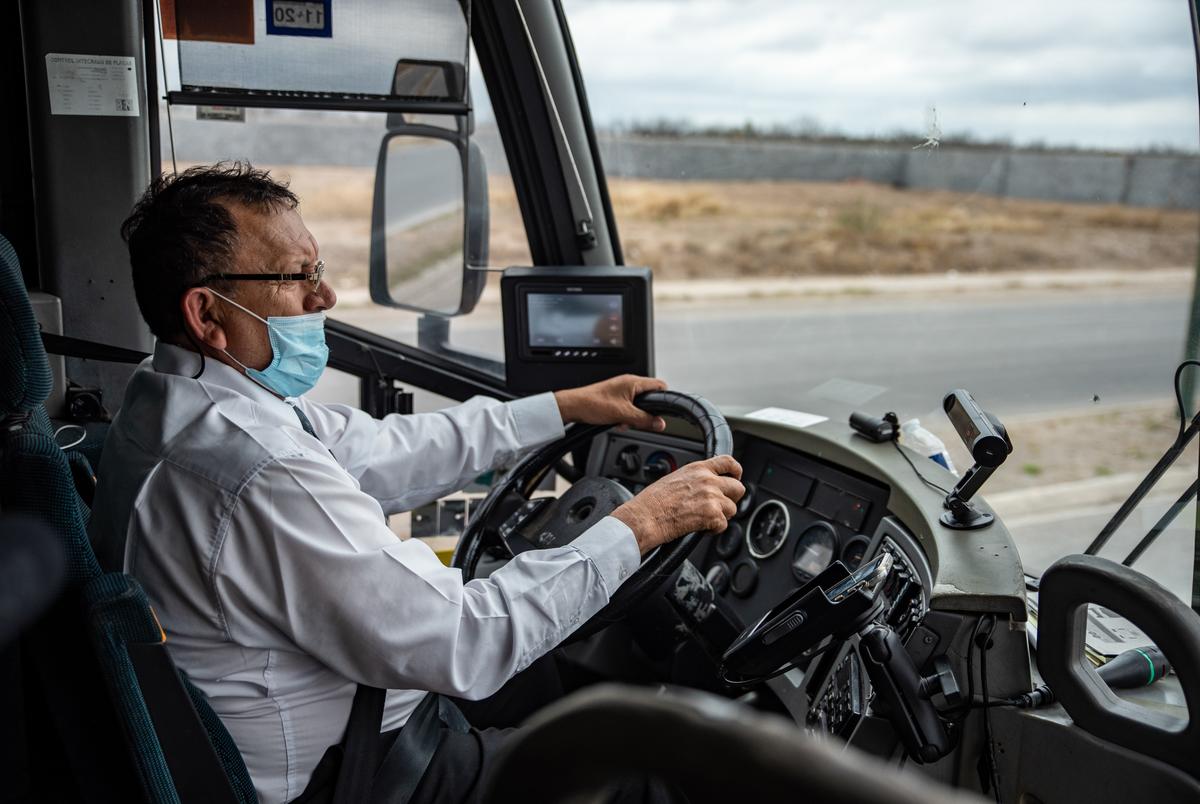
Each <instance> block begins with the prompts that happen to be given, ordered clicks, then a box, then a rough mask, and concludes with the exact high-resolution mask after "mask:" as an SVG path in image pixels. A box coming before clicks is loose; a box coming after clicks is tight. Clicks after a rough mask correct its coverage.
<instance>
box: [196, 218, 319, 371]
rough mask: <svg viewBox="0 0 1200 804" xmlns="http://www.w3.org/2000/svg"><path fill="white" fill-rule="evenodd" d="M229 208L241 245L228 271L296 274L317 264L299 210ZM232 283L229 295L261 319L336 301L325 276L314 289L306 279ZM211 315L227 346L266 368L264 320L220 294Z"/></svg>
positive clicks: (314, 248)
mask: <svg viewBox="0 0 1200 804" xmlns="http://www.w3.org/2000/svg"><path fill="white" fill-rule="evenodd" d="M229 211H230V214H232V215H233V218H234V221H235V222H236V223H237V245H236V247H235V255H236V256H235V264H233V265H230V266H229V267H228V268H227V269H226V271H225V272H227V273H239V274H253V273H260V274H261V273H270V274H294V273H304V272H307V271H312V270H314V269H315V267H316V264H317V259H318V253H317V241H316V239H315V238H314V237H313V236H312V233H311V232H309V231H308V229H307V227H305V225H304V221H302V220H301V219H300V214H299V213H298V212H296V211H295V210H292V209H285V210H281V211H277V212H260V211H258V210H253V209H250V208H248V207H244V206H241V205H230V207H229ZM230 285H231V286H232V288H233V292H232V293H231V294H225V295H227V296H229V298H231V299H233V300H234V301H236V302H237V303H238V304H240V305H242V306H243V307H246V308H247V309H249V310H253V311H254V312H255V313H257V314H258V315H260V316H262V317H263V318H267V317H269V316H293V315H304V314H305V313H315V312H317V311H319V310H328V309H330V308H331V307H333V306H334V305H335V304H337V294H335V293H334V292H333V289H332V288H331V287H330V286H329V283H328V282H324V281H322V282H321V284H320V285H319V286H317V287H315V288H314V287H313V285H312V283H311V282H305V281H298V282H236V281H235V282H231V283H230ZM214 298H215V297H214ZM213 314H214V318H216V319H217V320H218V321H219V322H220V325H221V327H222V328H223V329H224V331H225V338H226V341H227V345H226V347H225V348H226V350H227V351H229V352H230V353H231V354H233V356H234V357H236V358H237V359H238V360H240V361H241V362H243V363H245V364H246V365H247V366H249V367H251V368H255V369H264V368H266V367H267V365H269V364H270V362H271V357H272V353H271V342H270V339H269V338H268V336H267V327H266V325H265V324H263V322H261V321H259V320H258V319H256V318H254V317H253V316H251V315H247V314H246V313H245V312H244V311H242V310H239V309H237V308H236V307H234V306H233V305H232V304H229V303H227V302H224V301H222V300H220V299H216V303H215V305H214V308H213Z"/></svg>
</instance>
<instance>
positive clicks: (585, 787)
mask: <svg viewBox="0 0 1200 804" xmlns="http://www.w3.org/2000/svg"><path fill="white" fill-rule="evenodd" d="M646 775H650V776H652V777H653V778H656V779H659V780H662V781H663V782H666V783H667V784H669V785H671V786H672V787H674V788H676V789H678V790H679V791H680V792H682V793H683V794H684V795H686V797H687V800H688V801H691V802H693V804H719V803H721V804H723V802H727V801H762V802H771V801H779V802H784V801H789V802H790V801H805V802H810V804H841V803H842V802H846V801H855V802H861V804H951V802H958V804H967V803H968V802H982V801H983V800H982V799H979V798H977V797H976V796H973V795H971V794H970V793H967V792H965V791H961V790H952V789H951V788H948V787H943V786H941V785H939V784H937V783H935V782H934V781H933V780H931V779H928V778H926V777H923V776H920V775H917V774H916V773H913V772H902V771H900V770H898V769H897V768H895V767H894V766H891V765H886V764H884V763H883V762H882V761H881V760H879V759H877V758H875V757H872V756H870V755H868V754H865V753H863V752H861V751H858V750H856V749H854V748H846V747H844V746H841V745H839V744H835V743H832V742H826V741H820V740H817V739H814V738H811V737H809V736H807V735H805V734H804V733H803V732H801V731H800V730H799V729H798V728H797V727H796V725H795V724H794V723H792V722H791V721H790V720H785V719H784V718H781V717H778V716H775V715H768V714H764V713H761V712H756V711H754V710H752V709H749V708H748V707H746V706H743V705H740V704H737V703H734V702H732V701H729V700H727V699H725V698H720V697H717V696H715V695H710V694H708V693H702V692H698V691H695V690H671V691H667V692H662V693H658V692H654V691H652V690H648V689H643V688H636V687H630V686H623V685H619V684H602V685H597V686H594V687H589V688H587V689H585V690H583V691H581V692H578V693H575V694H574V695H572V696H570V697H569V698H565V699H563V700H562V701H559V702H557V703H555V704H552V705H550V706H548V707H546V708H545V709H543V710H541V711H539V712H538V713H537V714H535V715H534V716H533V717H531V718H530V719H529V720H528V721H527V722H526V723H525V724H524V725H523V726H522V727H521V728H520V730H519V731H517V732H516V734H515V735H514V736H513V737H512V738H511V739H510V740H509V741H508V742H507V743H506V744H505V745H504V746H503V747H502V748H501V750H500V753H499V754H498V755H497V757H496V761H495V764H494V765H493V766H492V768H491V769H490V771H489V772H488V777H487V779H486V780H485V782H484V784H485V788H484V797H483V800H484V801H522V800H523V801H544V802H566V801H593V800H595V801H599V800H603V799H601V798H599V797H597V796H596V795H594V794H595V793H597V792H598V791H599V790H600V789H601V788H602V787H603V786H604V784H605V783H610V782H612V781H614V780H617V779H623V778H628V777H632V776H637V777H644V776H646Z"/></svg>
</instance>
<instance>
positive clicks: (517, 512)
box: [451, 391, 733, 639]
mask: <svg viewBox="0 0 1200 804" xmlns="http://www.w3.org/2000/svg"><path fill="white" fill-rule="evenodd" d="M634 404H635V405H636V406H637V407H639V408H641V409H642V410H644V411H646V412H648V413H654V414H657V415H660V416H673V417H676V418H680V419H683V420H684V421H687V422H690V423H691V424H693V425H695V426H696V427H697V428H699V430H700V434H701V437H702V439H703V441H704V457H705V458H712V457H715V456H717V455H730V454H732V452H733V433H732V431H730V429H729V423H728V422H727V421H725V417H724V416H723V415H722V414H721V412H720V411H719V410H717V408H716V406H714V405H713V404H712V403H711V402H709V401H708V400H706V399H703V398H702V397H699V396H696V395H694V394H686V393H683V392H680V391H648V392H647V393H644V394H640V395H639V396H637V397H636V398H635V399H634ZM611 426H612V425H578V424H576V425H572V426H570V427H569V428H567V432H566V434H565V435H564V436H563V437H562V438H560V439H559V440H558V441H555V442H553V443H551V444H547V445H546V446H544V447H541V448H540V449H537V450H535V451H534V452H531V453H530V454H529V455H527V456H525V458H523V459H522V460H521V461H520V462H519V463H517V465H516V466H515V467H513V469H512V471H511V472H510V473H509V474H508V476H507V477H506V478H504V480H502V481H501V482H500V483H498V484H497V485H496V486H494V487H493V488H492V490H491V492H490V493H489V494H488V496H487V497H486V498H485V499H484V501H483V502H482V503H480V504H479V505H478V506H477V507H476V508H475V514H474V516H473V517H472V518H471V521H470V522H469V523H468V524H467V527H466V529H465V530H464V531H463V535H462V537H461V538H460V539H459V541H458V546H457V547H456V548H455V550H454V558H453V560H452V561H451V566H454V567H458V568H459V569H461V570H462V571H463V576H464V577H465V578H466V579H468V580H470V579H472V578H474V577H476V572H477V570H478V566H479V561H480V559H481V558H482V557H483V555H484V552H485V551H486V550H487V549H488V548H489V547H493V546H500V547H502V548H503V549H504V550H505V551H506V552H507V553H508V554H509V555H510V556H515V555H517V554H518V553H523V552H525V551H526V550H535V549H546V548H551V547H562V546H563V545H567V544H570V543H571V542H572V541H574V540H575V539H576V538H578V537H579V536H581V535H582V534H583V533H584V532H585V531H586V530H587V529H588V528H590V527H591V526H592V525H594V524H596V523H597V522H599V521H600V520H601V519H603V518H604V517H606V516H608V515H609V514H611V513H612V512H613V511H614V510H616V508H617V507H618V506H620V505H621V504H622V503H624V502H626V501H627V500H630V499H632V498H633V494H632V493H631V492H630V491H629V490H628V489H626V488H625V487H624V486H622V485H621V484H620V483H618V482H616V481H615V480H609V479H608V478H606V477H599V476H595V475H587V476H584V477H583V478H581V479H580V480H578V481H576V482H575V483H574V484H573V485H572V486H571V488H569V489H568V490H567V491H566V492H565V493H564V494H563V495H562V496H561V497H558V498H557V499H556V498H554V497H540V498H536V499H533V498H532V495H533V492H534V491H535V490H536V489H537V487H538V485H539V484H540V483H541V481H542V479H543V478H544V477H545V476H546V473H547V472H549V471H550V470H551V469H552V468H553V467H554V465H555V463H556V462H557V461H558V460H559V459H560V458H562V457H563V456H564V455H566V454H567V453H568V452H570V451H571V450H573V449H576V448H577V447H580V446H582V445H584V444H586V443H588V442H589V441H591V440H592V439H593V438H595V437H596V436H598V435H600V434H601V433H603V432H605V431H606V430H608V429H610V428H611ZM698 538H699V534H698V533H689V534H687V535H685V536H683V537H682V538H679V539H676V540H675V541H673V542H668V543H667V544H664V545H660V546H659V547H657V548H656V549H654V550H653V551H651V552H650V553H649V554H648V555H646V556H645V557H644V558H643V559H642V564H641V566H640V567H638V569H637V570H636V571H635V572H634V573H633V575H631V576H630V577H629V578H628V579H626V580H625V582H624V583H622V584H621V585H620V586H619V587H618V588H617V591H616V592H615V593H613V595H612V597H611V598H610V599H609V601H608V603H607V604H606V605H605V606H604V608H602V609H601V610H600V611H598V612H597V613H596V615H595V616H594V617H592V619H591V620H589V621H588V622H587V623H585V624H584V625H583V626H581V627H580V628H579V629H578V630H577V631H576V632H575V633H574V634H573V635H572V638H574V639H581V638H584V637H586V636H590V635H591V634H594V633H595V632H597V631H599V630H600V629H602V628H604V627H605V626H607V625H609V624H611V623H614V622H616V621H618V620H620V619H621V618H623V617H624V616H625V615H626V614H628V613H629V611H630V610H631V609H633V608H634V607H636V606H637V605H638V604H639V603H641V602H642V601H643V600H645V599H646V598H647V597H649V596H650V594H651V593H653V592H654V591H655V590H656V589H658V588H659V586H660V585H661V584H662V583H663V582H664V581H665V580H666V579H667V578H669V577H670V576H671V574H672V573H674V572H675V570H677V569H679V566H680V564H682V563H683V560H684V559H685V558H686V557H687V556H688V554H689V553H691V551H692V548H693V547H694V546H695V545H696V540H697V539H698Z"/></svg>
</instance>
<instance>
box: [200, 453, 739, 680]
mask: <svg viewBox="0 0 1200 804" xmlns="http://www.w3.org/2000/svg"><path fill="white" fill-rule="evenodd" d="M722 474H725V475H732V476H727V477H722V476H720V475H722ZM740 474H741V469H740V467H739V466H738V464H737V462H736V461H734V459H733V458H731V457H729V456H721V457H718V458H714V459H712V460H709V461H699V462H696V463H693V464H689V465H688V466H685V467H683V468H682V469H680V470H679V471H678V472H676V473H673V474H672V475H669V476H668V478H671V479H670V480H669V481H668V480H667V478H664V479H663V480H660V481H658V482H657V483H655V484H652V485H651V486H650V487H648V488H647V489H646V490H645V491H643V492H642V493H641V494H639V495H638V496H637V497H635V498H634V499H633V500H631V501H630V502H629V503H626V504H625V505H624V506H622V507H621V508H619V509H618V510H617V512H616V513H615V514H614V516H611V517H606V518H605V519H603V520H601V521H600V522H599V523H597V524H596V525H594V526H593V527H592V528H590V529H589V530H588V531H587V532H586V533H584V534H583V535H581V536H580V537H578V538H577V539H575V540H574V541H573V542H572V543H571V544H570V545H568V546H566V547H559V548H554V549H550V550H531V551H529V552H526V553H522V554H521V555H519V556H517V557H516V558H514V559H513V560H512V561H510V562H509V563H508V564H507V565H505V566H504V567H502V568H501V569H499V570H497V571H496V572H494V573H493V574H492V575H491V576H490V577H488V578H483V579H477V580H473V581H470V582H469V583H463V580H462V573H461V572H460V571H459V570H457V569H451V568H448V567H445V566H443V565H442V564H441V562H440V561H438V559H437V557H436V556H435V555H434V554H433V552H432V551H431V550H430V549H429V548H428V547H427V546H426V545H425V544H424V543H422V542H420V541H419V540H416V539H409V540H406V541H398V540H397V539H396V538H395V536H394V535H393V534H392V533H391V531H389V530H388V529H387V527H386V526H385V525H384V524H383V518H382V517H381V516H380V508H379V505H378V503H377V502H376V501H375V500H373V499H372V498H370V497H368V496H367V495H366V494H364V493H362V492H361V491H359V490H358V489H356V488H355V487H354V485H353V483H351V482H350V481H349V479H348V478H347V477H346V476H345V473H343V472H341V471H340V470H339V469H338V468H337V467H336V466H334V465H333V464H332V463H331V462H329V461H326V460H321V459H319V458H317V457H315V456H308V455H301V456H295V457H289V458H285V459H281V460H278V461H276V462H274V463H272V464H269V465H267V466H266V467H264V468H263V469H262V470H260V472H259V473H258V474H257V475H256V476H255V477H254V478H253V479H251V480H250V481H249V483H248V484H247V485H246V486H245V487H244V488H243V490H242V492H241V494H240V496H239V500H238V504H237V506H236V507H235V508H234V512H233V514H232V516H231V519H230V522H229V525H228V528H227V529H226V530H225V535H224V540H223V544H222V545H221V547H220V550H219V558H218V560H217V562H216V566H215V569H214V578H213V587H214V590H215V592H216V595H217V601H218V604H219V610H220V611H221V612H222V617H223V620H224V622H225V627H226V629H227V630H228V635H229V637H230V639H232V640H233V641H234V642H237V643H239V644H247V645H259V646H261V645H274V644H278V643H279V637H280V635H282V636H283V637H284V638H285V639H286V640H288V641H289V642H291V643H293V644H294V645H296V646H298V647H299V648H300V649H301V650H303V651H304V652H306V653H308V654H310V655H312V656H314V657H316V658H317V659H319V660H321V661H322V662H323V663H325V664H327V665H328V666H329V667H331V668H333V669H334V670H336V671H337V672H338V673H340V674H342V675H343V676H345V677H346V678H349V679H351V680H354V681H358V682H362V683H367V684H371V685H374V686H380V687H385V688H402V689H426V690H433V691H437V692H444V693H447V694H453V695H458V696H462V697H467V698H479V697H484V696H487V695H490V694H491V693H492V692H494V691H495V690H497V689H499V687H500V686H502V685H503V684H504V682H505V681H507V680H508V679H509V678H511V677H512V675H513V674H515V673H517V672H519V671H520V670H522V669H523V668H525V667H526V666H528V665H529V664H530V663H531V662H532V661H534V660H535V659H536V658H538V657H539V656H541V655H542V654H544V653H545V652H547V651H548V650H550V649H551V648H553V647H554V646H556V645H558V644H559V643H560V642H561V641H562V640H563V639H564V638H565V637H566V636H567V635H569V634H570V633H571V632H572V631H574V630H575V629H576V628H578V627H579V626H580V625H582V624H583V623H585V622H587V620H588V619H589V618H591V616H592V615H593V614H595V613H596V612H597V611H599V610H600V609H601V608H602V607H603V606H604V604H605V603H607V602H608V600H609V598H610V596H611V595H612V594H613V592H615V591H616V589H617V587H618V586H620V584H621V583H622V582H623V581H624V580H625V579H626V578H628V577H629V576H630V575H631V574H632V573H633V572H634V571H635V570H636V569H637V568H638V566H639V565H640V561H641V555H642V554H644V553H646V552H648V551H650V550H652V549H654V547H656V546H657V545H659V544H662V543H664V542H667V541H670V540H672V539H675V538H678V537H679V536H681V535H682V534H684V533H687V532H690V531H693V530H710V531H718V532H719V531H721V530H724V528H725V526H726V524H727V518H728V517H729V516H732V514H733V511H734V509H735V508H736V506H735V505H734V501H736V499H737V498H738V497H740V496H741V493H742V487H741V484H740V483H739V482H738V481H737V479H736V477H737V476H738V475H740ZM626 520H627V522H629V523H632V527H633V528H638V529H639V532H637V533H636V534H635V533H634V531H633V530H631V526H630V525H629V524H626Z"/></svg>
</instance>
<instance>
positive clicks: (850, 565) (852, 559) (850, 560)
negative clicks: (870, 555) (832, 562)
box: [842, 533, 871, 570]
mask: <svg viewBox="0 0 1200 804" xmlns="http://www.w3.org/2000/svg"><path fill="white" fill-rule="evenodd" d="M870 546H871V540H870V539H869V538H867V537H866V536H864V535H863V534H861V533H860V534H858V535H857V536H855V537H853V538H852V539H850V541H848V542H846V546H845V547H843V548H842V563H843V564H845V565H846V569H849V570H855V569H858V565H859V564H861V563H862V560H863V557H864V556H866V554H867V548H868V547H870Z"/></svg>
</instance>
